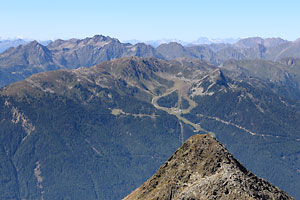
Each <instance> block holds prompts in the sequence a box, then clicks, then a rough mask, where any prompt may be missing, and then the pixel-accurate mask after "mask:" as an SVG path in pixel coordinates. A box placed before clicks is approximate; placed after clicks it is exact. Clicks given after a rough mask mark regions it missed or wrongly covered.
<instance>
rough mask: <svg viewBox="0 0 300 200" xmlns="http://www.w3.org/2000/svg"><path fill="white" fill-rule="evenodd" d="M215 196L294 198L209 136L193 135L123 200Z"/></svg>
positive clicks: (226, 197)
mask: <svg viewBox="0 0 300 200" xmlns="http://www.w3.org/2000/svg"><path fill="white" fill-rule="evenodd" d="M224 183H226V184H224ZM253 186H255V187H253ZM213 197H214V198H215V199H264V198H263V197H270V198H268V199H278V200H279V199H293V198H292V197H290V196H289V195H288V194H286V193H285V192H283V191H281V190H280V189H279V188H277V187H275V186H272V185H271V184H270V183H269V182H267V181H265V180H263V179H261V178H258V177H256V176H255V175H254V174H253V173H252V172H250V171H249V170H247V169H246V168H245V167H244V166H243V165H242V164H241V163H240V162H239V161H238V160H236V159H235V158H234V157H233V155H232V154H231V153H229V152H228V150H227V149H226V148H225V147H224V145H223V144H221V143H220V142H218V141H217V140H216V139H215V138H214V137H213V136H212V135H210V134H206V135H194V136H191V137H190V138H189V139H188V140H187V141H186V142H185V143H183V144H182V146H181V147H180V148H179V149H178V150H177V151H176V152H175V153H174V154H173V155H172V156H171V157H170V158H169V159H168V160H167V161H166V162H165V163H164V164H163V165H162V166H161V167H160V168H159V169H158V170H157V172H156V173H155V174H154V175H153V176H152V177H151V178H150V179H148V180H147V181H146V182H145V183H144V184H143V185H141V186H140V187H139V188H137V189H136V190H135V191H133V192H132V193H131V194H129V195H128V196H127V197H125V198H124V200H136V199H212V198H213Z"/></svg>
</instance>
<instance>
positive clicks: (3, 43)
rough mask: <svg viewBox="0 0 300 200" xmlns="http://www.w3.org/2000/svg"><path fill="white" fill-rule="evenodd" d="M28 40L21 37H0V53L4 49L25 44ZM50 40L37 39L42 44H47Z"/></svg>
mask: <svg viewBox="0 0 300 200" xmlns="http://www.w3.org/2000/svg"><path fill="white" fill-rule="evenodd" d="M29 42H30V40H23V39H5V40H1V39H0V53H2V52H4V51H5V50H7V49H9V48H11V47H17V46H19V45H26V44H28V43H29ZM51 42H52V41H51V40H45V41H39V43H40V44H42V45H48V44H49V43H51Z"/></svg>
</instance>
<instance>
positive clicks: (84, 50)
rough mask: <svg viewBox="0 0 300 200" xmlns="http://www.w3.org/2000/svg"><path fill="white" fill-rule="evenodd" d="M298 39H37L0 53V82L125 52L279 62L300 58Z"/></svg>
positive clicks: (221, 60)
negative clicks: (150, 41) (185, 41)
mask: <svg viewBox="0 0 300 200" xmlns="http://www.w3.org/2000/svg"><path fill="white" fill-rule="evenodd" d="M299 52H300V41H299V40H297V41H294V42H290V41H286V40H283V39H281V38H267V39H262V38H258V37H257V38H246V39H242V40H239V41H238V42H236V43H234V44H223V43H213V44H205V45H192V46H182V45H181V44H179V43H176V42H170V43H166V44H161V45H159V46H158V47H156V48H154V47H152V46H151V45H147V44H144V43H137V44H135V45H132V44H130V43H121V42H120V41H119V40H117V39H115V38H110V37H105V36H101V35H96V36H94V37H92V38H85V39H70V40H56V41H54V42H51V43H50V44H48V45H47V46H44V45H42V44H40V43H38V42H37V41H33V42H30V43H29V44H26V45H20V46H17V47H15V48H10V49H8V50H6V51H5V52H3V53H2V54H0V86H4V85H7V84H9V83H13V82H15V81H19V80H23V79H25V78H27V77H29V76H30V75H32V74H35V73H38V72H43V71H49V70H57V69H74V68H75V69H76V68H79V67H91V66H93V65H96V64H98V63H100V62H103V61H108V60H113V59H117V58H121V57H127V56H139V57H156V58H159V59H164V60H170V59H177V58H182V57H185V58H191V59H202V60H205V61H207V62H209V63H211V64H214V65H220V64H222V63H224V62H225V61H227V60H229V59H235V60H256V59H262V60H269V61H274V62H280V60H281V59H286V58H287V57H293V58H300V53H299Z"/></svg>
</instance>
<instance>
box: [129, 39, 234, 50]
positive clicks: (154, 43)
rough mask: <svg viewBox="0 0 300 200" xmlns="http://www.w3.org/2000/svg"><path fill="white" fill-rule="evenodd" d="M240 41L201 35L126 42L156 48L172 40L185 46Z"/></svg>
mask: <svg viewBox="0 0 300 200" xmlns="http://www.w3.org/2000/svg"><path fill="white" fill-rule="evenodd" d="M237 41H239V39H234V38H227V39H217V38H216V39H210V38H207V37H200V38H198V39H197V40H195V41H191V42H186V41H182V40H177V39H162V40H147V41H141V40H125V41H124V42H125V43H131V44H137V43H145V44H148V45H151V46H153V47H154V48H156V47H158V46H159V45H161V44H168V43H170V42H176V43H179V44H181V45H183V46H192V45H202V44H219V43H223V44H233V43H236V42H237Z"/></svg>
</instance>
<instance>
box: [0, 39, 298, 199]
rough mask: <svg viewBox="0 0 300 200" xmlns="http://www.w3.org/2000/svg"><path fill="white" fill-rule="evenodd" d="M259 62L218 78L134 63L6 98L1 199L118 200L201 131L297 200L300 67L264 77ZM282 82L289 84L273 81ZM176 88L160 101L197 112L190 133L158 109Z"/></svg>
mask: <svg viewBox="0 0 300 200" xmlns="http://www.w3.org/2000/svg"><path fill="white" fill-rule="evenodd" d="M87 41H90V40H87ZM101 41H102V40H101ZM57 42H58V41H57ZM62 43H63V42H62ZM36 45H37V44H36ZM40 48H41V51H42V50H43V49H44V47H40ZM47 48H48V47H47ZM53 48H54V47H53ZM64 48H66V47H64ZM85 48H86V47H85ZM44 50H45V52H46V53H47V50H46V49H44ZM57 51H59V50H57ZM49 52H50V51H49ZM52 53H53V52H52V50H51V52H50V54H52ZM45 55H46V54H45ZM70 55H71V54H70ZM35 58H37V57H35ZM49 59H50V58H49ZM88 59H89V58H86V59H84V60H88ZM42 61H44V60H43V59H41V60H39V62H42ZM86 62H87V61H86ZM253 62H254V61H239V62H235V63H234V65H233V64H228V65H227V64H224V65H223V66H222V67H220V68H216V67H215V66H213V65H210V64H208V63H206V62H204V61H202V60H189V59H180V60H177V61H175V60H172V61H163V60H159V59H155V58H137V57H130V58H122V59H117V60H113V61H110V62H104V63H101V64H99V65H97V66H95V67H92V68H90V69H87V68H79V69H76V70H70V71H68V70H59V71H53V72H43V73H39V74H36V75H33V76H31V77H30V78H28V79H25V80H24V81H21V82H17V83H13V84H11V85H8V86H6V87H4V88H2V89H1V91H0V113H1V118H0V127H1V129H0V159H1V162H0V163H1V167H0V170H1V171H0V174H1V177H0V179H1V181H0V184H1V186H0V190H1V191H0V195H2V196H0V199H10V198H12V199H14V198H15V199H22V198H25V199H40V198H42V197H43V198H44V199H63V198H65V199H68V198H69V199H120V198H122V197H124V196H126V195H127V194H129V193H130V192H131V191H132V190H133V189H135V188H136V187H138V186H139V185H140V184H142V183H143V182H144V181H145V180H147V179H148V178H149V177H150V176H151V175H152V174H153V173H154V172H155V171H156V170H157V169H158V168H159V166H160V165H161V164H162V163H163V162H165V160H167V158H168V157H169V156H170V155H171V154H172V153H173V152H174V151H175V150H176V149H177V148H178V147H179V145H180V144H181V141H182V140H186V139H187V138H188V137H189V136H191V135H193V134H195V132H194V127H195V126H192V125H195V124H196V123H198V124H197V125H198V126H199V125H200V126H201V128H202V129H204V130H205V131H202V132H210V131H211V132H214V133H215V135H216V137H217V138H218V139H219V141H221V142H222V143H224V144H225V146H226V147H227V148H228V149H229V151H230V152H232V153H233V155H234V156H235V157H236V158H237V159H238V160H240V161H241V162H242V163H243V164H244V165H245V166H246V167H247V168H249V169H250V170H251V171H253V172H254V173H255V174H257V175H258V176H260V177H263V178H265V179H267V180H269V181H270V182H271V183H273V184H275V185H276V186H279V187H280V188H281V189H283V190H284V191H287V192H288V193H290V194H291V195H292V196H295V197H296V198H299V197H300V193H299V190H298V187H297V186H299V185H300V173H299V166H300V157H299V156H300V153H299V143H300V132H299V130H300V104H299V100H298V99H299V96H298V94H299V87H298V85H299V80H300V79H298V78H297V77H298V74H297V73H298V70H297V66H299V65H298V64H297V63H299V62H298V61H297V59H292V60H291V59H290V60H289V59H287V60H286V59H283V60H281V64H278V63H275V62H270V61H259V62H260V64H259V65H261V66H270V65H272V66H274V67H269V68H267V70H265V69H266V68H265V67H263V68H262V69H264V70H265V71H264V72H263V71H262V69H260V68H259V67H253V68H251V66H253V65H254V64H253ZM259 62H254V63H259ZM285 63H286V64H285ZM232 66H233V67H232ZM237 69H240V70H239V72H240V73H237V71H238V70H237ZM270 69H272V70H271V71H269V70H270ZM292 69H293V70H292ZM256 70H258V71H256ZM261 72H263V74H265V75H262V73H261ZM282 73H283V74H285V75H286V79H281V76H276V75H280V74H282ZM179 83H182V84H183V85H180V86H182V87H179V86H178V91H180V92H179V93H177V92H175V93H174V94H173V93H171V94H170V95H168V96H165V97H161V98H162V99H161V98H160V99H158V100H161V101H164V100H166V99H167V101H165V102H164V103H163V104H160V105H161V106H166V107H167V106H170V107H172V108H174V107H173V106H176V100H175V99H173V98H170V97H172V95H175V96H176V95H177V98H178V94H180V95H182V96H185V97H186V96H188V97H189V98H186V100H190V99H192V100H193V101H190V103H193V102H196V103H197V105H196V107H195V108H193V109H192V110H191V111H190V112H189V113H181V117H184V118H185V119H188V120H189V121H190V122H191V123H189V124H188V121H185V122H186V123H185V122H184V121H183V118H181V120H180V121H179V120H178V119H179V118H178V117H176V116H175V115H173V114H168V113H167V112H164V111H162V110H159V109H156V108H155V107H154V106H153V104H152V101H151V100H152V98H153V97H157V96H159V95H161V94H163V93H165V92H166V91H168V89H170V88H172V87H173V86H174V85H175V86H176V84H179ZM283 88H284V89H283ZM283 91H284V92H283ZM297 92H298V93H297ZM292 94H293V95H292ZM175 96H174V97H175ZM163 98H166V99H163ZM175 98H176V97H175ZM178 99H180V98H178ZM184 99H185V98H181V100H182V101H181V106H182V107H188V105H187V104H188V102H184ZM170 102H171V103H170ZM177 103H178V102H177ZM177 105H178V104H177ZM172 112H174V113H175V112H176V113H177V115H178V116H179V115H180V111H178V110H175V109H174V110H173V111H172Z"/></svg>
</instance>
